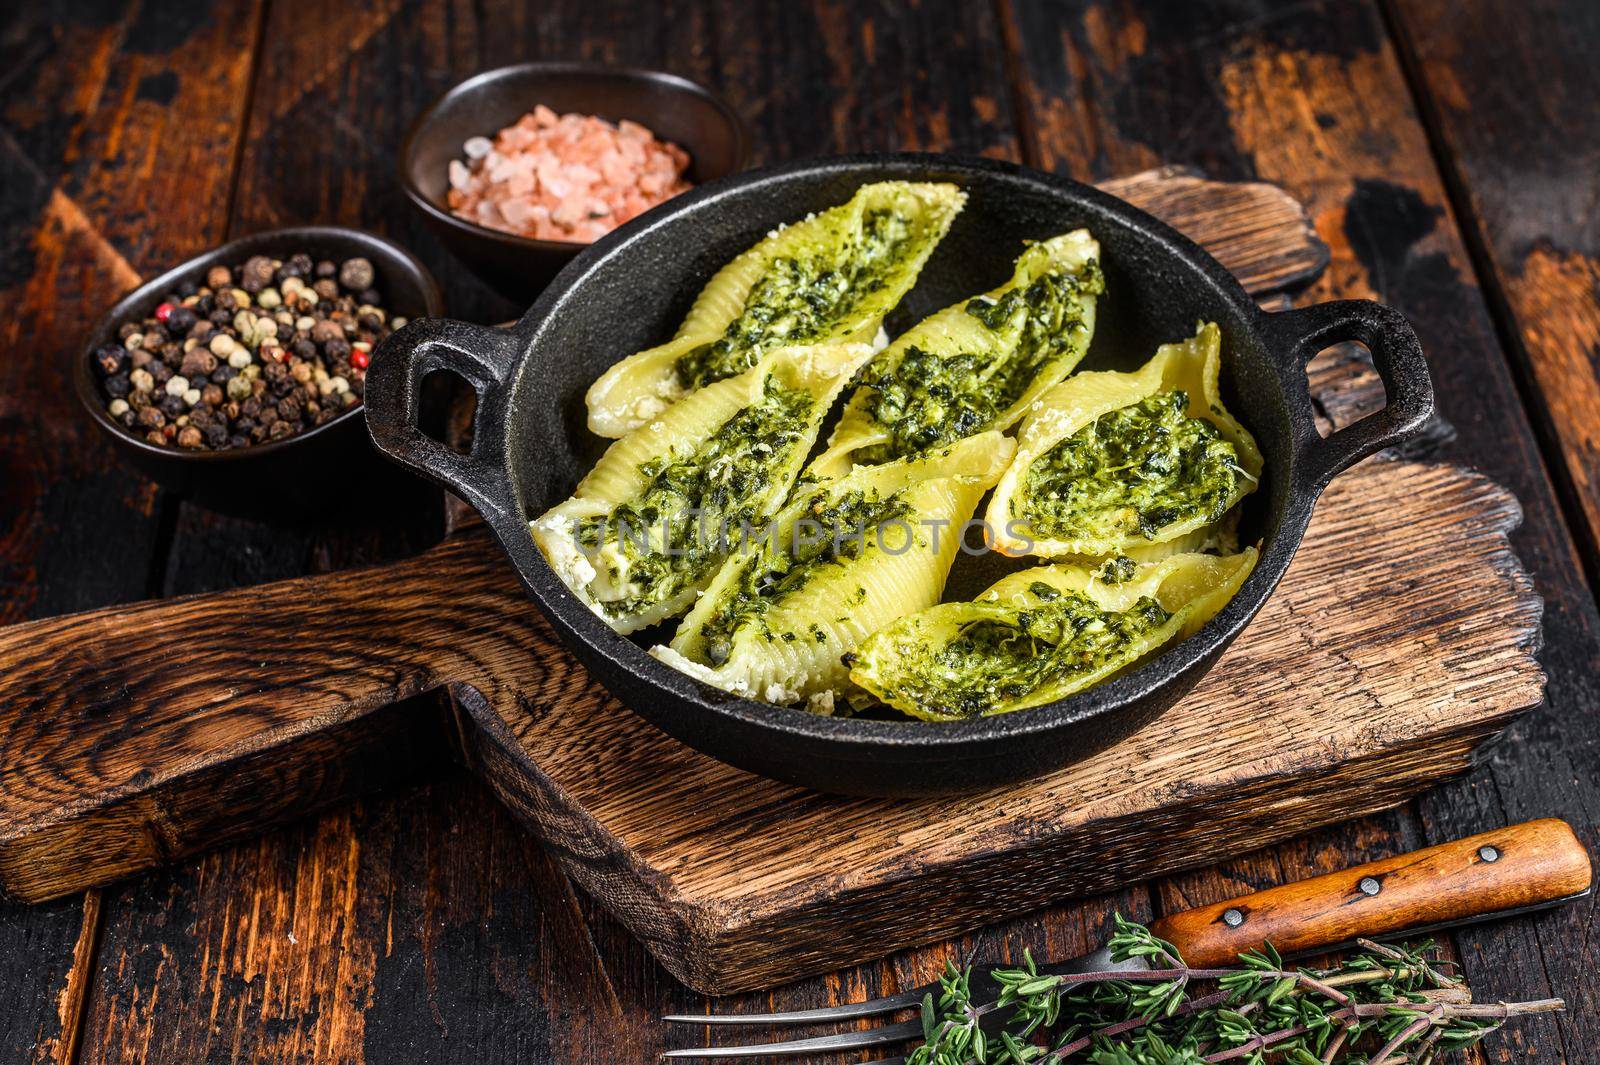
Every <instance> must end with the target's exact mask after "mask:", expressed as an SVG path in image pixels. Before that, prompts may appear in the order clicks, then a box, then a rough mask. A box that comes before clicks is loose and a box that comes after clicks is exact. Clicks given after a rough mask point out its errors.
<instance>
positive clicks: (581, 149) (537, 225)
mask: <svg viewBox="0 0 1600 1065" xmlns="http://www.w3.org/2000/svg"><path fill="white" fill-rule="evenodd" d="M462 150H463V152H464V154H465V155H466V161H465V162H463V161H461V160H452V161H451V163H450V193H449V203H450V210H451V212H452V213H454V214H455V215H456V216H457V217H459V218H464V219H466V220H467V221H469V222H476V223H478V224H479V225H482V226H488V227H489V228H491V229H499V230H503V231H505V232H507V233H516V234H518V235H519V236H524V237H533V238H535V239H538V240H566V241H577V242H580V243H588V242H589V241H593V240H597V239H599V238H600V237H603V236H605V235H606V234H607V233H609V232H611V231H612V230H613V229H615V228H617V227H618V226H620V225H622V223H624V222H626V221H628V219H630V218H633V217H634V216H635V215H639V214H643V213H644V212H645V211H648V210H649V209H650V208H652V207H654V206H655V205H656V204H658V203H661V202H662V201H663V200H666V199H669V198H671V197H673V196H676V195H677V194H678V193H680V192H686V191H688V189H689V188H691V186H690V184H689V182H688V181H687V180H686V179H685V178H684V172H685V171H686V170H687V169H688V167H689V155H688V153H687V152H685V151H684V150H683V149H682V148H680V147H678V146H677V145H676V144H673V143H671V142H669V141H661V140H657V139H656V137H655V134H653V133H651V132H650V130H648V129H646V128H645V127H644V126H641V125H639V124H638V123H637V122H629V121H628V120H627V119H624V120H622V121H621V122H619V123H618V124H616V125H615V126H613V125H612V124H611V123H609V122H606V121H605V120H603V119H599V118H596V117H594V116H593V115H579V114H570V115H557V114H556V113H555V112H554V111H552V110H550V108H548V107H546V106H545V105H543V104H540V105H539V106H537V107H535V108H534V109H533V110H532V111H530V112H529V113H528V114H525V115H523V116H522V117H521V118H519V119H517V121H516V123H515V124H514V125H510V126H507V127H506V128H505V129H503V130H501V131H500V132H499V133H497V134H495V136H494V139H493V141H490V140H488V139H487V138H484V137H474V138H472V139H471V140H469V141H468V142H467V143H466V144H465V145H463V149H462Z"/></svg>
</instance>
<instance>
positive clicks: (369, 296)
mask: <svg viewBox="0 0 1600 1065" xmlns="http://www.w3.org/2000/svg"><path fill="white" fill-rule="evenodd" d="M356 302H357V303H364V304H366V305H367V306H369V307H376V306H378V305H379V304H380V303H382V302H383V294H382V293H381V292H379V291H378V290H377V289H375V288H369V289H365V290H363V291H362V292H361V293H360V294H359V295H357V296H356Z"/></svg>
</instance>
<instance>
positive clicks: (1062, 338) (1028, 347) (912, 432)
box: [856, 262, 1105, 465]
mask: <svg viewBox="0 0 1600 1065" xmlns="http://www.w3.org/2000/svg"><path fill="white" fill-rule="evenodd" d="M1104 289H1105V281H1104V278H1103V276H1102V275H1101V273H1100V267H1099V265H1098V264H1097V263H1094V262H1090V263H1088V264H1087V265H1086V266H1085V267H1084V268H1083V269H1082V270H1081V271H1079V272H1076V273H1068V272H1064V271H1058V272H1053V273H1048V274H1045V275H1044V276H1043V277H1040V278H1038V279H1037V280H1035V281H1033V282H1032V283H1030V284H1028V285H1026V286H1019V287H1017V288H1013V289H1011V290H1009V291H1008V292H1006V293H1005V294H1003V295H1002V296H1001V297H1000V298H999V299H990V298H988V297H986V296H980V297H978V298H977V299H974V300H972V301H970V302H969V303H968V304H967V308H966V309H967V313H968V314H970V315H972V317H974V318H976V319H977V320H978V321H980V322H982V323H983V324H984V326H986V327H987V328H988V329H990V330H991V331H993V332H995V333H999V334H1007V333H1010V332H1011V331H1013V330H1015V331H1016V333H1017V335H1016V339H1015V342H1014V343H1006V340H1005V338H1001V339H1000V340H999V341H998V342H997V345H996V350H993V351H983V352H960V353H958V354H955V355H951V356H939V355H935V354H932V353H930V352H927V351H924V350H923V349H921V348H919V347H916V346H912V347H908V348H907V349H906V351H905V353H904V355H903V356H902V357H901V358H900V360H899V361H898V362H897V363H896V364H895V365H893V366H884V367H878V366H871V367H869V368H868V369H867V371H866V373H865V374H864V375H863V377H862V381H863V383H864V384H867V385H869V386H871V388H872V389H873V391H872V392H871V393H870V398H869V399H868V401H867V412H868V413H869V414H871V415H872V418H873V420H874V421H876V422H877V423H878V425H880V426H881V427H883V428H884V429H886V430H888V432H889V437H890V438H889V439H888V440H887V441H885V442H883V443H881V444H876V445H874V446H872V447H869V448H864V449H863V450H862V451H861V452H860V453H859V454H858V455H857V457H856V461H858V462H861V463H865V464H868V465H876V464H878V463H881V462H889V461H892V460H894V459H897V458H901V457H903V456H905V455H911V454H914V453H916V452H919V451H925V450H927V449H929V448H932V447H938V446H940V445H942V444H948V443H951V442H953V441H956V440H960V439H961V438H962V437H966V436H971V435H973V434H974V433H980V432H983V431H984V430H985V429H988V428H990V427H991V426H993V425H994V424H995V421H996V420H997V419H998V418H999V417H1000V415H1002V414H1003V413H1005V412H1006V411H1007V410H1009V409H1010V408H1011V406H1012V405H1013V404H1014V403H1016V402H1017V400H1019V399H1021V398H1022V395H1023V393H1025V392H1026V391H1027V390H1028V387H1029V386H1030V385H1031V384H1033V382H1034V380H1035V379H1036V378H1037V377H1038V375H1039V374H1040V373H1041V372H1043V371H1044V370H1045V369H1046V368H1047V367H1048V366H1049V365H1050V364H1051V363H1052V362H1054V361H1055V360H1057V359H1060V358H1062V357H1064V356H1065V355H1067V354H1068V353H1070V352H1071V351H1072V347H1073V344H1074V343H1075V342H1077V341H1078V340H1079V339H1080V338H1081V333H1082V331H1083V330H1084V329H1085V328H1086V327H1085V325H1084V324H1083V299H1084V297H1085V296H1091V295H1098V294H1099V293H1101V292H1102V291H1104Z"/></svg>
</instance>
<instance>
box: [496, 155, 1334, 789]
mask: <svg viewBox="0 0 1600 1065" xmlns="http://www.w3.org/2000/svg"><path fill="white" fill-rule="evenodd" d="M873 170H876V171H879V172H880V174H881V178H882V179H896V178H902V177H906V176H907V172H914V171H935V172H948V173H964V174H969V175H974V176H981V177H986V178H988V177H993V178H999V179H1002V180H1006V181H1012V182H1024V183H1027V184H1032V185H1035V186H1038V187H1040V188H1042V189H1043V190H1045V191H1046V192H1047V194H1050V195H1054V196H1057V197H1060V196H1065V197H1067V198H1068V199H1071V200H1075V201H1078V202H1080V203H1085V204H1087V205H1089V206H1091V207H1092V208H1094V209H1095V210H1097V211H1099V212H1102V213H1105V214H1110V215H1112V216H1115V217H1117V218H1119V220H1120V221H1122V222H1124V223H1126V224H1128V226H1129V227H1130V228H1131V229H1133V230H1135V231H1137V232H1138V233H1139V234H1140V236H1141V238H1142V239H1144V240H1146V241H1148V242H1150V243H1152V244H1155V245H1158V246H1161V247H1162V248H1163V250H1164V251H1165V252H1166V253H1167V254H1169V255H1170V256H1172V257H1174V258H1177V259H1181V260H1182V261H1184V262H1185V263H1187V264H1188V265H1189V266H1191V267H1193V268H1195V269H1196V270H1197V271H1198V272H1199V273H1201V274H1202V275H1203V276H1204V277H1205V278H1206V280H1208V281H1209V282H1210V283H1211V284H1212V285H1213V286H1214V287H1215V288H1216V290H1217V291H1218V292H1219V294H1220V295H1221V296H1222V297H1223V299H1224V300H1226V301H1227V302H1228V303H1229V304H1231V305H1232V306H1233V308H1234V309H1235V310H1236V311H1237V312H1239V316H1240V317H1241V318H1242V319H1244V320H1247V321H1249V322H1251V324H1252V330H1253V332H1254V337H1253V338H1252V339H1254V340H1255V341H1256V342H1258V343H1262V344H1264V343H1265V341H1264V340H1263V339H1262V335H1261V329H1260V319H1261V317H1262V316H1263V312H1261V311H1260V310H1259V309H1258V308H1257V307H1256V305H1255V303H1254V300H1253V299H1251V297H1250V296H1249V294H1248V293H1247V292H1246V291H1245V289H1244V288H1243V286H1242V285H1240V283H1239V282H1238V280H1237V279H1236V278H1235V277H1234V276H1233V275H1232V274H1231V273H1229V272H1228V271H1227V270H1226V269H1224V268H1223V267H1222V266H1221V264H1220V263H1218V262H1217V261H1216V259H1215V258H1213V257H1212V256H1211V255H1210V254H1209V253H1208V252H1206V251H1205V250H1204V249H1203V248H1201V247H1200V246H1199V245H1198V244H1196V243H1194V242H1193V241H1192V240H1190V239H1189V238H1188V237H1185V236H1183V235H1182V234H1181V233H1179V232H1178V231H1177V230H1175V229H1173V228H1171V227H1170V226H1168V225H1167V224H1166V223H1164V222H1162V221H1161V220H1159V219H1157V218H1155V217H1154V216H1152V215H1150V214H1148V213H1146V212H1144V211H1143V210H1141V209H1139V208H1137V207H1135V206H1133V205H1132V204H1130V203H1128V202H1127V201H1125V200H1122V199H1120V198H1118V197H1115V196H1112V195H1111V194H1109V193H1106V192H1104V191H1102V190H1100V189H1097V188H1094V187H1093V186H1089V185H1085V184H1082V183H1080V182H1077V181H1074V180H1072V179H1070V178H1065V177H1062V176H1059V175H1055V174H1050V173H1047V172H1043V171H1039V170H1035V169H1032V168H1029V167H1025V166H1022V165H1020V164H1016V163H1011V162H1008V161H1004V160H995V159H988V158H982V157H971V156H961V155H955V154H948V153H918V152H893V153H865V154H854V155H840V156H828V157H820V158H812V159H805V160H799V161H794V162H789V163H784V164H780V165H777V166H772V167H767V168H763V169H758V170H749V171H744V172H742V173H739V174H734V175H730V176H729V177H726V178H722V179H719V180H718V181H715V182H709V183H707V184H705V185H702V186H699V187H698V188H696V189H694V190H692V191H691V192H689V193H687V194H685V195H683V196H680V197H676V198H674V199H673V200H672V201H669V202H668V203H666V204H663V205H661V206H660V207H657V208H655V209H654V210H652V211H650V212H647V213H646V214H644V215H641V216H640V217H639V218H638V219H635V220H634V221H633V222H631V223H629V224H628V225H627V226H624V227H621V228H619V229H617V230H616V231H614V232H612V233H610V234H608V235H607V236H606V237H604V238H602V239H601V240H599V241H597V242H596V243H594V244H593V245H591V246H590V247H588V248H586V249H585V250H584V251H583V252H581V253H580V254H579V255H578V256H577V257H575V258H574V259H573V261H572V262H571V263H569V264H568V265H567V266H566V267H565V268H564V269H563V270H562V271H561V273H560V274H558V275H557V277H556V278H555V280H554V281H552V283H551V284H550V286H549V287H548V288H547V289H546V290H545V291H544V293H542V294H541V295H540V297H539V299H538V300H536V301H535V302H534V304H533V305H532V306H531V307H530V308H529V309H528V311H527V312H526V313H525V314H524V315H523V316H522V318H521V319H520V320H519V321H518V323H517V324H516V326H514V327H513V332H514V333H515V335H516V336H517V338H518V340H519V342H520V345H521V350H520V352H519V354H518V355H517V357H516V360H515V362H514V370H513V374H512V377H511V380H510V381H509V382H508V387H509V388H510V390H511V392H512V394H514V395H519V394H520V378H521V375H522V374H523V373H526V372H528V371H529V369H530V367H532V366H534V365H536V364H537V363H538V361H539V360H538V359H537V358H535V357H534V354H535V351H536V346H537V343H538V340H539V336H540V330H541V327H542V324H543V323H544V322H545V321H546V320H547V319H548V318H549V317H550V316H551V315H552V314H553V313H554V312H556V311H557V310H558V309H559V308H560V307H561V306H562V305H563V304H564V303H565V302H566V301H567V300H570V299H573V298H575V297H576V294H578V293H580V292H581V290H582V282H583V280H584V278H585V277H586V276H588V274H589V273H590V271H591V270H592V269H593V268H594V267H596V266H597V265H599V264H600V263H601V262H603V261H606V260H608V259H610V258H611V257H612V256H615V255H617V254H621V253H624V252H625V251H626V249H627V246H628V245H629V244H630V243H631V242H632V241H635V240H638V239H640V238H641V237H642V236H643V235H644V234H646V233H649V232H651V231H652V230H654V229H655V228H656V227H658V226H661V225H663V224H666V223H668V222H669V221H670V220H671V219H673V218H674V217H676V216H677V215H678V214H680V213H683V212H686V211H689V210H692V209H704V208H705V207H708V206H711V205H714V203H715V202H716V201H718V200H721V199H724V198H736V197H737V196H738V195H739V193H741V192H742V191H744V190H747V189H750V188H753V187H756V186H758V185H763V184H767V183H772V182H778V181H782V180H784V179H792V178H796V177H800V176H809V175H818V176H823V175H828V174H853V173H860V172H862V171H869V172H870V171H873ZM931 176H933V175H927V174H925V175H924V179H927V178H928V177H931ZM515 409H516V408H515V405H513V407H512V411H513V414H514V412H515ZM1289 416H1290V421H1291V423H1292V422H1293V421H1294V419H1295V410H1294V408H1293V407H1292V406H1291V407H1290V411H1289ZM514 421H515V418H514V417H513V418H508V419H507V422H506V424H505V425H502V426H500V427H498V430H497V431H498V432H500V433H501V434H504V435H506V436H509V434H510V433H511V432H512V431H513V423H514ZM505 453H509V451H506V452H505ZM1296 458H1297V455H1296V454H1295V450H1294V449H1293V448H1291V450H1290V454H1289V456H1288V463H1289V468H1288V469H1284V470H1275V471H1274V476H1277V477H1282V478H1284V483H1285V485H1286V489H1287V491H1286V496H1285V503H1284V506H1283V510H1282V512H1281V514H1280V515H1279V516H1278V517H1277V519H1276V521H1275V523H1273V524H1271V525H1269V528H1268V530H1267V532H1266V534H1265V536H1264V537H1263V539H1264V543H1263V547H1262V551H1261V556H1260V558H1259V559H1258V562H1257V565H1256V567H1255V569H1254V571H1253V572H1252V573H1251V575H1250V577H1249V578H1248V579H1247V580H1246V582H1245V583H1244V585H1243V586H1242V587H1241V588H1240V589H1239V591H1238V592H1237V593H1236V594H1235V595H1234V597H1233V599H1232V600H1230V602H1229V603H1228V604H1227V606H1225V607H1224V608H1223V610H1222V611H1220V612H1219V613H1218V614H1217V615H1216V616H1215V617H1213V618H1212V619H1211V620H1210V621H1209V622H1208V623H1207V624H1206V625H1205V626H1203V627H1202V628H1201V629H1200V630H1199V631H1198V632H1196V633H1195V634H1194V635H1192V636H1190V637H1189V638H1187V639H1185V640H1183V641H1181V642H1180V643H1178V644H1176V645H1174V646H1172V647H1171V648H1169V649H1167V650H1165V651H1163V652H1162V653H1160V654H1158V655H1157V656H1155V657H1154V658H1152V659H1151V660H1149V661H1148V662H1145V663H1144V664H1142V665H1140V666H1139V667H1138V668H1136V669H1133V670H1130V671H1128V672H1126V673H1123V674H1121V675H1120V676H1118V677H1115V678H1113V679H1112V680H1110V681H1108V682H1106V683H1104V684H1101V685H1098V686H1096V687H1094V688H1091V689H1089V690H1087V691H1084V692H1080V693H1077V694H1075V695H1072V696H1068V697H1067V698H1065V699H1060V700H1057V701H1055V702H1052V703H1046V704H1043V705H1041V706H1037V707H1030V708H1028V709H1025V710H1017V711H1012V712H1009V713H1003V714H996V715H993V716H988V717H980V718H973V719H968V720H965V721H956V722H926V721H881V720H870V719H861V718H852V717H827V716H819V715H815V714H811V713H808V712H806V711H804V710H802V709H799V708H795V707H780V706H776V705H773V704H768V703H764V702H761V701H758V700H754V699H749V698H744V697H740V696H737V695H732V694H730V693H727V692H724V691H722V690H721V689H717V688H714V687H712V686H710V685H707V684H705V683H704V682H701V681H698V680H696V679H694V678H692V677H689V676H688V675H687V674H684V673H680V672H679V671H677V670H675V669H673V668H672V667H671V666H668V665H667V664H665V663H663V662H661V661H659V660H658V659H656V658H654V657H653V656H651V655H650V654H649V652H648V651H647V650H646V649H645V648H644V647H642V646H640V645H639V644H637V643H635V642H633V641H632V640H630V639H629V638H627V637H626V636H622V635H620V634H618V633H616V632H614V631H613V630H611V629H610V627H609V626H607V625H606V624H605V623H604V622H603V621H602V620H601V619H600V618H598V617H597V616H595V615H594V614H593V612H592V611H590V610H589V608H588V607H586V606H585V605H584V604H583V603H582V602H581V601H579V600H578V599H577V597H576V596H574V595H572V593H571V592H570V590H568V589H567V588H566V586H565V584H564V583H563V582H562V581H561V580H560V578H559V576H558V575H557V574H556V573H555V571H554V569H553V568H552V567H551V566H550V564H549V562H548V561H547V560H546V559H545V558H544V556H543V554H542V553H541V552H539V551H538V550H537V547H536V546H535V544H534V542H533V539H532V537H531V536H529V535H528V533H527V529H526V524H525V521H517V520H515V516H517V515H522V514H523V510H522V507H521V501H520V493H519V492H518V490H517V488H516V486H515V484H514V482H513V480H512V473H511V469H510V464H509V463H508V464H507V465H506V467H504V468H503V469H502V470H501V471H500V472H501V474H502V479H503V485H502V488H503V490H504V491H505V493H506V498H507V500H508V501H509V502H510V506H509V507H507V508H505V510H504V513H505V514H506V515H510V516H511V517H510V518H509V519H503V520H504V521H505V524H504V526H503V527H502V525H501V523H498V522H497V523H495V532H496V535H497V537H498V538H499V539H500V541H501V543H502V546H503V547H505V549H506V550H507V553H508V554H509V555H510V556H511V558H512V561H513V563H514V565H515V566H516V569H517V571H518V574H519V576H520V577H521V578H522V581H523V584H524V586H525V587H526V588H527V590H528V592H529V593H530V597H531V598H533V599H534V601H535V602H536V604H537V605H538V606H539V607H540V609H541V611H542V612H543V613H544V614H545V615H546V617H548V618H549V619H550V620H551V621H552V622H553V623H554V625H555V627H556V628H557V629H558V631H560V632H561V634H562V637H563V639H564V640H566V642H567V643H568V644H569V646H572V648H573V649H574V650H578V649H579V648H580V647H581V648H582V650H585V651H587V652H589V653H593V654H597V655H601V656H603V657H605V658H606V659H607V660H608V661H609V662H610V663H612V664H613V665H615V666H618V667H620V668H622V669H625V670H626V671H627V672H628V673H630V674H631V675H632V676H633V677H635V678H636V679H637V680H639V681H640V682H641V683H644V684H647V685H649V686H651V687H654V688H656V689H659V690H661V691H663V693H664V694H666V693H670V694H671V695H672V696H673V697H675V698H678V699H682V700H685V701H687V702H689V703H691V704H693V705H694V706H695V707H696V708H697V709H698V710H700V711H702V712H704V713H706V714H709V715H712V716H714V717H718V718H725V719H730V720H732V721H736V722H738V723H740V724H742V725H746V726H752V727H755V728H757V729H760V730H763V731H768V732H777V733H782V734H785V735H786V736H788V737H790V738H792V739H795V740H797V741H799V740H804V741H810V742H812V743H820V744H823V745H826V747H827V748H828V754H829V756H830V757H837V758H842V759H846V760H848V759H850V758H851V757H852V755H853V754H854V755H855V756H857V757H859V758H860V760H861V761H863V762H864V763H865V762H867V761H869V760H870V759H871V758H872V756H873V755H874V753H875V752H876V753H880V754H882V753H889V752H892V751H903V752H916V753H926V754H934V755H937V756H938V760H939V761H940V762H950V761H959V760H965V759H967V758H971V759H980V758H992V757H993V756H994V755H995V753H996V750H995V749H994V748H993V745H994V744H1006V743H1014V742H1015V741H1017V740H1019V739H1024V738H1028V737H1041V736H1044V735H1046V734H1051V733H1056V732H1058V731H1060V730H1063V729H1067V728H1070V727H1071V726H1074V725H1078V724H1081V723H1083V722H1086V721H1089V720H1091V719H1094V718H1098V717H1102V716H1105V715H1107V714H1111V713H1113V712H1115V711H1117V710H1120V709H1124V708H1128V707H1131V706H1132V705H1134V704H1138V703H1142V702H1143V701H1145V700H1146V699H1149V698H1151V697H1153V696H1155V695H1157V694H1158V693H1159V692H1160V691H1162V690H1163V689H1166V688H1168V687H1169V686H1176V685H1177V684H1178V683H1180V681H1181V680H1182V678H1184V677H1186V676H1188V675H1190V674H1191V673H1193V672H1194V671H1195V670H1196V669H1201V670H1202V672H1203V670H1204V668H1209V663H1208V662H1207V659H1208V658H1214V657H1215V656H1216V655H1218V654H1220V652H1221V651H1222V650H1223V649H1224V648H1225V647H1226V646H1227V645H1228V644H1229V643H1231V642H1232V640H1233V639H1234V638H1235V637H1236V636H1237V635H1238V634H1239V632H1240V631H1242V630H1243V628H1244V627H1245V626H1246V625H1247V624H1248V623H1249V622H1250V620H1251V619H1252V618H1253V617H1254V616H1255V615H1256V613H1257V612H1259V610H1260V609H1261V607H1262V606H1263V605H1264V604H1265V602H1266V600H1267V599H1268V597H1269V596H1270V595H1271V593H1272V592H1273V590H1274V589H1275V588H1276V587H1277V585H1278V583H1279V582H1280V580H1281V579H1282V576H1283V574H1284V572H1285V571H1286V570H1287V568H1288V565H1289V562H1290V560H1291V559H1292V557H1293V555H1294V553H1295V551H1296V550H1297V549H1298V547H1299V544H1300V541H1301V539H1302V536H1303V534H1304V532H1305V528H1306V525H1307V523H1308V521H1309V517H1310V511H1311V507H1312V505H1313V504H1314V503H1315V501H1316V499H1317V497H1318V496H1319V495H1320V486H1315V485H1307V484H1303V483H1301V482H1300V479H1299V478H1298V477H1297V476H1296V474H1297V472H1298V471H1297V470H1296V468H1295V466H1296V465H1297V464H1296V462H1295V459H1296ZM579 656H580V657H582V653H581V652H580V654H579ZM621 701H623V702H624V703H625V704H627V703H629V700H627V699H623V700H621ZM635 712H638V711H635ZM643 716H646V717H647V719H648V720H652V721H655V720H656V716H655V715H650V714H646V715H643ZM691 745H692V744H691Z"/></svg>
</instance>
